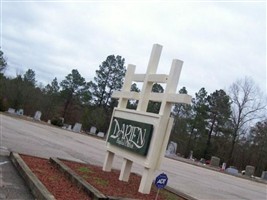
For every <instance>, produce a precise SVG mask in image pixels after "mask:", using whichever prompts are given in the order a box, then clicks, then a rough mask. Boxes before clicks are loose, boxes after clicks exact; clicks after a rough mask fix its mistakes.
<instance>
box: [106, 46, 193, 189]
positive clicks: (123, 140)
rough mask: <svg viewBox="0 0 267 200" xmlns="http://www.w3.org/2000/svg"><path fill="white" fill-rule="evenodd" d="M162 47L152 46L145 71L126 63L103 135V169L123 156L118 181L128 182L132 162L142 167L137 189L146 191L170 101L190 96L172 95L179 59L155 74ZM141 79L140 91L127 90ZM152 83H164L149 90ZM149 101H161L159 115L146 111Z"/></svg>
mask: <svg viewBox="0 0 267 200" xmlns="http://www.w3.org/2000/svg"><path fill="white" fill-rule="evenodd" d="M161 50H162V46H161V45H158V44H155V45H154V46H153V49H152V52H151V56H150V60H149V63H148V68H147V72H146V74H135V66H134V65H128V68H127V72H126V75H125V81H124V85H123V88H122V91H120V92H114V93H113V95H112V97H113V98H118V99H119V104H118V107H117V108H115V109H114V111H113V115H112V119H111V122H110V126H109V131H108V137H107V152H106V158H105V162H104V165H103V170H104V171H111V168H112V162H113V159H114V155H115V154H116V155H119V156H122V157H123V164H122V168H121V172H120V176H119V180H121V181H128V179H129V175H130V173H131V167H132V163H133V162H135V163H138V164H140V165H142V166H143V167H144V171H143V175H142V179H141V183H140V186H139V190H138V191H139V192H141V193H144V194H148V193H150V189H151V185H152V181H153V176H154V172H155V170H156V169H158V168H159V166H160V164H161V160H162V158H163V156H164V153H165V151H166V147H167V143H168V140H169V136H170V132H171V129H172V124H173V119H172V118H170V117H169V116H170V113H171V109H172V105H173V103H187V104H190V102H191V96H189V95H187V94H176V90H177V84H178V81H179V76H180V72H181V69H182V64H183V62H182V61H180V60H173V62H172V66H171V70H170V73H169V75H165V74H156V71H157V67H158V63H159V58H160V54H161ZM133 81H135V82H143V87H142V90H141V92H140V93H136V92H131V91H130V89H131V85H132V82H133ZM154 83H166V88H165V91H164V93H152V92H151V91H152V86H153V84H154ZM129 99H134V100H138V101H139V103H138V106H137V110H129V109H126V106H127V101H128V100H129ZM149 101H157V102H161V107H160V111H159V114H154V113H148V112H146V110H147V106H148V103H149Z"/></svg>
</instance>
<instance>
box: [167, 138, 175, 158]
mask: <svg viewBox="0 0 267 200" xmlns="http://www.w3.org/2000/svg"><path fill="white" fill-rule="evenodd" d="M176 150H177V143H175V142H172V141H171V142H170V143H169V145H168V147H167V150H166V156H171V155H176Z"/></svg>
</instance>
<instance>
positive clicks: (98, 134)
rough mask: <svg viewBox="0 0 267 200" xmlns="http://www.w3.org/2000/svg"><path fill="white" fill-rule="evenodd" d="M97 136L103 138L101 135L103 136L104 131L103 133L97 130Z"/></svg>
mask: <svg viewBox="0 0 267 200" xmlns="http://www.w3.org/2000/svg"><path fill="white" fill-rule="evenodd" d="M97 136H98V137H102V138H103V137H105V133H103V132H98V133H97Z"/></svg>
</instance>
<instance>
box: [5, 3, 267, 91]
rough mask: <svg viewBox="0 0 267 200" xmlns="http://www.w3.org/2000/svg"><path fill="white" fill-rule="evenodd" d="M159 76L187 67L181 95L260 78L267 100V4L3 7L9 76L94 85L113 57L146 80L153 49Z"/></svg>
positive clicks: (17, 5) (95, 4)
mask: <svg viewBox="0 0 267 200" xmlns="http://www.w3.org/2000/svg"><path fill="white" fill-rule="evenodd" d="M155 43H158V44H161V45H163V51H162V54H161V59H160V63H159V68H158V73H165V74H168V73H169V70H170V66H171V62H172V60H173V59H180V60H183V61H184V65H183V69H182V73H181V77H180V82H179V85H178V89H179V88H181V87H183V86H185V87H186V88H187V90H188V92H189V94H192V95H194V93H195V92H197V91H198V90H199V89H200V88H201V87H205V88H206V90H207V91H208V92H209V93H212V92H214V91H215V90H217V89H225V90H227V89H228V88H229V86H230V84H232V83H233V82H234V81H236V80H237V79H240V78H244V77H245V76H249V77H252V78H253V80H254V81H255V82H256V83H257V84H258V86H259V87H260V88H261V90H262V91H263V92H266V76H267V74H266V2H265V1H236V2H231V1H230V2H227V1H212V2H210V1H205V2H204V1H199V2H198V1H191V2H188V1H162V2H160V1H144V0H142V1H126V2H124V1H79V2H76V1H75V2H72V1H41V2H40V1H38V2H37V1H22V0H21V1H12V0H8V1H5V0H2V1H1V48H2V51H3V52H4V55H5V57H6V58H7V62H8V65H9V66H8V69H7V70H6V72H5V73H6V75H9V76H13V77H15V76H16V74H24V73H25V71H26V70H27V69H29V68H30V69H33V70H34V71H35V73H36V79H37V80H38V82H42V83H43V84H44V85H46V84H47V83H50V82H51V81H52V80H53V78H54V77H57V78H58V81H61V80H63V79H64V77H65V76H66V75H67V74H69V73H70V72H71V70H72V69H78V70H79V72H80V73H81V75H82V76H83V77H84V78H85V79H86V81H90V80H93V77H94V76H95V70H97V69H98V68H99V65H100V64H101V63H102V62H103V61H104V60H105V59H106V58H107V56H108V55H112V54H114V55H121V56H122V57H124V58H125V61H126V62H125V65H126V66H127V65H128V64H134V65H136V67H137V73H145V71H146V67H147V64H148V60H149V56H150V53H151V49H152V46H153V44H155Z"/></svg>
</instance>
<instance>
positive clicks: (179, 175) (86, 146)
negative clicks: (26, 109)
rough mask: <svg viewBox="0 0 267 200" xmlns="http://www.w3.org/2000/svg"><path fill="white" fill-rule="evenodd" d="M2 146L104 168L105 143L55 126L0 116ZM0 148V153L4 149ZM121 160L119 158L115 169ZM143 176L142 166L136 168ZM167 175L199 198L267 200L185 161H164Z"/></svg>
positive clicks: (253, 187)
mask: <svg viewBox="0 0 267 200" xmlns="http://www.w3.org/2000/svg"><path fill="white" fill-rule="evenodd" d="M0 145H1V148H8V150H10V151H14V152H18V153H22V154H29V155H33V156H39V157H45V158H48V157H60V158H65V159H71V160H80V161H84V162H89V163H94V164H98V165H102V164H103V161H104V157H105V142H104V141H103V140H100V139H97V138H94V137H90V136H86V135H82V134H77V133H73V132H70V131H67V130H63V129H60V128H56V127H51V126H47V125H43V124H41V123H35V122H31V121H25V120H21V119H17V118H12V117H10V116H5V115H3V114H0ZM1 148H0V150H1ZM121 161H122V159H121V158H119V157H116V158H115V160H114V167H115V168H118V169H119V168H120V167H121V163H122V162H121ZM133 171H134V172H136V173H139V174H142V167H141V166H139V165H136V164H134V165H133ZM162 171H164V172H165V173H167V174H168V177H169V182H168V185H169V186H170V187H172V188H175V189H177V190H179V191H181V192H183V193H185V194H188V195H190V196H192V197H195V198H197V199H205V200H209V199H210V200H214V199H216V200H219V199H229V200H235V199H251V200H266V199H267V185H266V184H262V183H257V182H253V181H249V180H246V179H241V178H237V177H234V176H230V175H227V174H222V173H219V172H215V171H212V170H208V169H205V168H201V167H197V166H194V165H190V164H187V163H184V162H180V161H176V160H172V159H168V158H164V159H163V162H162V165H161V169H160V171H157V172H156V174H155V176H156V175H157V174H159V173H160V172H162Z"/></svg>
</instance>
